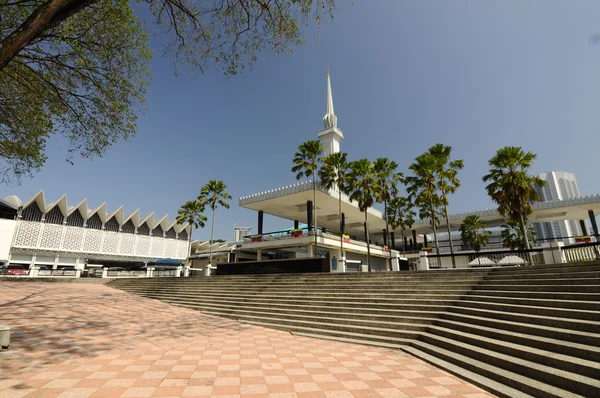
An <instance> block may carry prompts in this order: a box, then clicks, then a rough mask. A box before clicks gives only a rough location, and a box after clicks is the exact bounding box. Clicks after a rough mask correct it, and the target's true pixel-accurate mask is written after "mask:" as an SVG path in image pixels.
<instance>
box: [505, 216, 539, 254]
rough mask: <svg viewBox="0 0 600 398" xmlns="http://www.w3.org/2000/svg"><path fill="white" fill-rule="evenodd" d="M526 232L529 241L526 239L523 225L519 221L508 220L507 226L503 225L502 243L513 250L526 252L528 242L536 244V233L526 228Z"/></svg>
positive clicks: (530, 228)
mask: <svg viewBox="0 0 600 398" xmlns="http://www.w3.org/2000/svg"><path fill="white" fill-rule="evenodd" d="M525 232H526V234H527V239H525V237H524V235H523V231H522V229H521V224H520V223H519V222H518V221H515V220H507V221H506V224H504V225H502V230H501V235H502V242H503V243H504V244H506V245H508V247H510V248H511V249H512V250H515V249H519V250H525V249H526V248H527V246H526V242H533V243H535V231H534V229H533V228H532V227H526V228H525Z"/></svg>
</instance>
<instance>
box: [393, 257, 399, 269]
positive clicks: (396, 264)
mask: <svg viewBox="0 0 600 398" xmlns="http://www.w3.org/2000/svg"><path fill="white" fill-rule="evenodd" d="M392 271H400V258H399V257H398V254H397V253H392Z"/></svg>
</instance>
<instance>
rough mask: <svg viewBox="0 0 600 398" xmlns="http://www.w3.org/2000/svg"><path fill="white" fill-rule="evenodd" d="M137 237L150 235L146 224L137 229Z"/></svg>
mask: <svg viewBox="0 0 600 398" xmlns="http://www.w3.org/2000/svg"><path fill="white" fill-rule="evenodd" d="M138 235H150V228H148V224H146V223H143V224H142V225H140V226H139V227H138Z"/></svg>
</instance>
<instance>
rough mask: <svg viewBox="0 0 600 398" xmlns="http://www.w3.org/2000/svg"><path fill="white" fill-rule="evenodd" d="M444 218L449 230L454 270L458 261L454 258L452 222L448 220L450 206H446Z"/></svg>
mask: <svg viewBox="0 0 600 398" xmlns="http://www.w3.org/2000/svg"><path fill="white" fill-rule="evenodd" d="M444 216H445V217H446V228H447V229H448V240H449V241H450V256H451V257H452V268H456V259H455V258H454V246H453V245H452V231H450V221H449V220H448V205H444Z"/></svg>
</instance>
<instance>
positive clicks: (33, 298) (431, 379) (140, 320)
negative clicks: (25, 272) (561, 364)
mask: <svg viewBox="0 0 600 398" xmlns="http://www.w3.org/2000/svg"><path fill="white" fill-rule="evenodd" d="M0 323H1V324H9V325H11V327H12V336H11V346H10V350H8V351H2V352H0V398H5V397H7V398H8V397H10V398H19V397H24V396H26V397H61V398H62V397H111V398H112V397H168V396H189V397H202V396H212V397H218V398H225V397H240V396H241V397H248V398H249V397H269V398H275V397H280V398H288V397H289V398H292V397H310V398H319V397H340V398H345V397H349V398H350V397H394V398H401V397H437V396H446V397H450V396H452V397H458V396H460V397H469V398H484V397H490V395H489V394H487V393H485V392H483V391H482V390H480V389H479V388H477V387H474V386H472V385H470V384H468V383H466V382H464V381H462V380H460V379H458V378H456V377H454V376H452V375H449V374H448V373H446V372H443V371H441V370H438V369H436V368H434V367H432V366H430V365H428V364H426V363H424V362H422V361H421V360H419V359H416V358H413V357H411V356H410V355H408V354H405V353H402V352H398V351H393V350H388V349H380V348H373V347H367V346H361V345H354V344H346V343H338V342H331V341H325V340H318V339H311V338H306V337H299V336H293V335H291V334H289V333H286V332H282V331H277V330H271V329H265V328H261V327H256V326H250V325H244V324H239V323H237V322H235V321H232V320H228V319H223V318H219V317H214V316H208V315H204V314H201V313H199V312H197V311H193V310H188V309H183V308H178V307H173V306H169V305H167V304H165V303H162V302H160V301H155V300H151V299H145V298H141V297H137V296H133V295H130V294H127V293H124V292H121V291H118V290H114V289H112V288H109V287H106V286H103V285H94V284H89V285H88V284H77V283H71V284H67V283H34V282H0Z"/></svg>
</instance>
